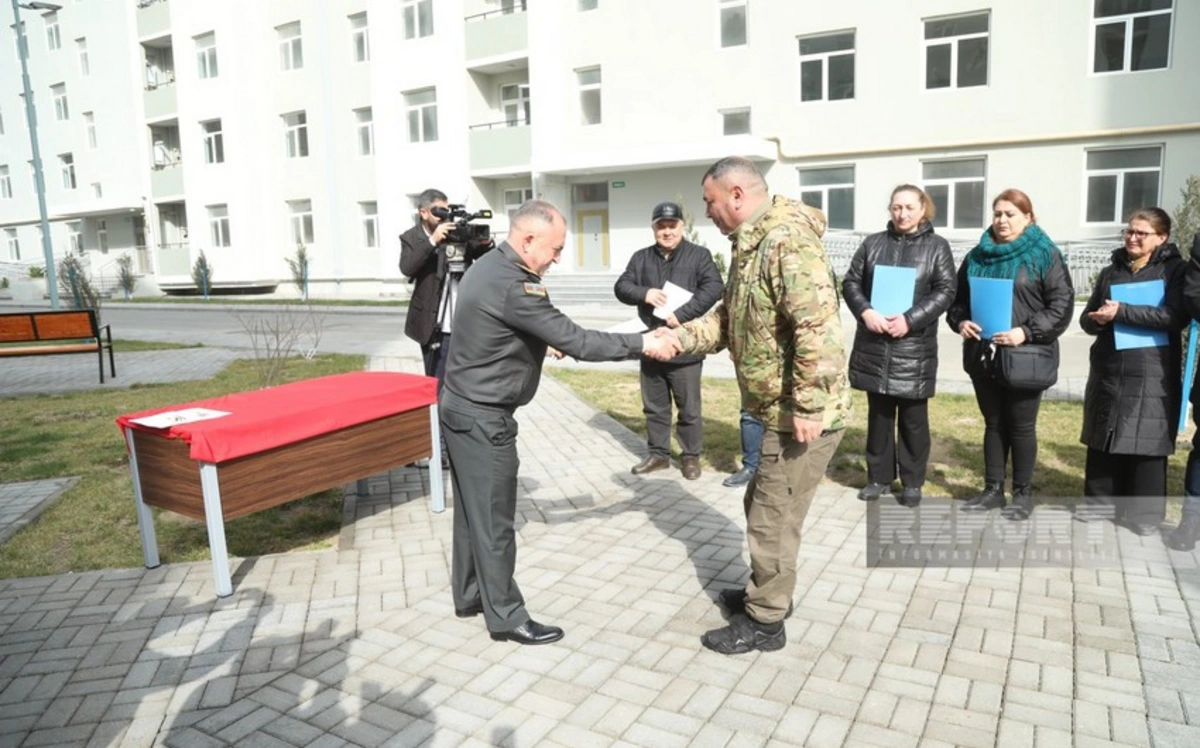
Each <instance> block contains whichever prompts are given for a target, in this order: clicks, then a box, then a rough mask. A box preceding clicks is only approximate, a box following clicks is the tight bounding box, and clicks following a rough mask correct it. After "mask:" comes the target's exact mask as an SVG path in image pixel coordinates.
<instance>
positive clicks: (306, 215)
mask: <svg viewBox="0 0 1200 748" xmlns="http://www.w3.org/2000/svg"><path fill="white" fill-rule="evenodd" d="M287 206H288V211H289V212H290V213H291V214H292V218H291V220H292V244H303V245H305V246H307V245H309V244H312V240H313V217H312V200H288V204H287Z"/></svg>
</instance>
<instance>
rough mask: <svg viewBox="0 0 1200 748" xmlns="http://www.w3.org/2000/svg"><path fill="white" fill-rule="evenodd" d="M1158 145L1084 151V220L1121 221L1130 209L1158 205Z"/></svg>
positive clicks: (1160, 173)
mask: <svg viewBox="0 0 1200 748" xmlns="http://www.w3.org/2000/svg"><path fill="white" fill-rule="evenodd" d="M1161 178H1162V148H1160V147H1159V146H1151V147H1146V148H1121V149H1112V150H1103V151H1088V154H1087V222H1088V223H1121V222H1123V221H1124V220H1125V217H1126V216H1128V215H1129V214H1130V213H1132V212H1133V211H1135V210H1137V209H1138V208H1141V207H1144V206H1147V205H1158V200H1159V189H1158V186H1159V181H1160V179H1161Z"/></svg>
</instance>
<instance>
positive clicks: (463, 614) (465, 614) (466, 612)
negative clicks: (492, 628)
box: [454, 603, 483, 618]
mask: <svg viewBox="0 0 1200 748" xmlns="http://www.w3.org/2000/svg"><path fill="white" fill-rule="evenodd" d="M482 612H483V604H482V603H475V604H474V605H468V606H467V607H465V608H455V609H454V615H456V616H458V617H459V618H474V617H475V616H477V615H479V614H480V613H482Z"/></svg>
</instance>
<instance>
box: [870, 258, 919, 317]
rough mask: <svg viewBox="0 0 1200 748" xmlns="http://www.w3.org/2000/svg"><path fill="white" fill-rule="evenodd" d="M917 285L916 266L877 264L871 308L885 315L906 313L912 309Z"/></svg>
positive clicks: (872, 282)
mask: <svg viewBox="0 0 1200 748" xmlns="http://www.w3.org/2000/svg"><path fill="white" fill-rule="evenodd" d="M916 286H917V269H916V268H910V267H903V266H900V265H876V266H875V274H874V277H873V279H872V280H871V308H873V309H874V310H875V311H877V312H879V313H880V314H882V315H883V316H885V317H890V316H892V315H893V314H904V313H905V312H907V311H908V310H909V309H912V305H913V296H915V295H916Z"/></svg>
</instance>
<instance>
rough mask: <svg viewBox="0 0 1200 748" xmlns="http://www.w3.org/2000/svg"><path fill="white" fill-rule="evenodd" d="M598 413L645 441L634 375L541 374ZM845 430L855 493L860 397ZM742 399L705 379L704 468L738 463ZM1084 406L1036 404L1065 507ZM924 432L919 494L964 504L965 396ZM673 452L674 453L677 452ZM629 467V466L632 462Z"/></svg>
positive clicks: (973, 418) (1180, 452) (968, 462)
mask: <svg viewBox="0 0 1200 748" xmlns="http://www.w3.org/2000/svg"><path fill="white" fill-rule="evenodd" d="M547 371H548V372H549V373H550V374H551V375H552V376H554V377H555V378H556V379H558V380H560V381H562V382H563V383H564V384H566V385H567V386H569V387H570V388H572V389H573V390H574V391H575V392H576V393H577V394H578V395H579V396H580V397H581V398H583V399H584V400H586V401H588V402H590V403H592V404H593V405H594V406H595V407H596V408H597V409H598V410H601V411H604V412H606V413H608V415H610V416H612V417H613V418H614V419H616V420H617V421H618V422H619V423H621V424H622V425H623V426H625V427H626V428H628V429H630V430H632V431H635V432H637V433H638V434H639V435H641V436H643V437H644V436H645V435H646V419H645V416H644V415H643V414H642V400H641V391H640V389H639V386H638V375H637V374H634V373H621V372H606V371H598V370H590V369H553V370H549V369H548V370H547ZM853 400H854V410H853V413H852V415H851V419H850V425H849V427H848V428H847V429H846V435H845V436H844V437H843V439H842V443H841V446H840V447H839V449H838V453H837V455H836V456H835V457H834V459H833V461H832V462H831V463H830V466H829V470H828V472H827V479H828V480H831V481H834V482H836V483H839V484H841V485H845V486H854V487H860V486H863V485H864V484H865V483H866V480H867V463H866V458H865V457H864V456H863V451H864V449H865V446H866V418H867V399H866V396H865V395H864V394H863V393H861V392H858V391H855V392H854V398H853ZM740 403H741V398H740V395H739V394H738V387H737V382H735V381H733V380H731V379H714V378H708V379H705V380H704V454H703V455H702V457H701V465H702V467H703V468H704V469H705V470H715V471H718V472H733V471H734V470H736V469H737V468H738V467H740V465H741V437H740V432H739V428H738V418H739V412H740ZM1082 423H1083V403H1080V402H1061V401H1049V400H1047V401H1043V402H1042V407H1041V410H1040V412H1039V414H1038V425H1037V429H1038V461H1037V468H1036V469H1035V471H1034V480H1033V487H1034V493H1035V496H1037V497H1040V498H1041V499H1042V500H1047V501H1049V500H1054V499H1059V500H1064V503H1069V502H1070V501H1071V500H1073V499H1074V498H1075V497H1078V496H1081V495H1082V494H1083V468H1084V462H1085V457H1086V455H1087V449H1086V448H1085V447H1084V446H1083V445H1082V444H1080V443H1079V431H1080V426H1081V425H1082ZM929 427H930V432H931V433H930V436H931V438H932V441H933V447H932V450H931V452H930V458H929V470H928V474H927V475H926V479H925V480H926V483H925V493H926V495H941V496H953V497H957V498H964V497H966V496H969V495H971V494H973V493H976V492H978V491H979V489H981V488H982V487H983V451H982V450H983V419H982V418H981V417H980V415H979V408H978V406H977V405H976V404H975V398H974V396H972V395H946V394H942V395H938V396H936V397H934V398H933V399H932V400H930V401H929ZM676 454H678V451H677V449H676ZM1186 462H1187V448H1186V447H1184V448H1182V449H1177V450H1176V452H1175V454H1174V455H1173V456H1172V457H1171V459H1170V460H1169V462H1168V464H1167V471H1168V472H1167V485H1168V486H1169V487H1171V490H1172V491H1174V492H1176V493H1177V494H1179V495H1177V496H1174V497H1168V500H1167V518H1168V519H1169V520H1171V521H1172V522H1175V521H1178V519H1179V508H1180V503H1181V498H1180V496H1181V495H1182V493H1183V470H1184V465H1185V463H1186ZM631 464H632V463H631Z"/></svg>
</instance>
